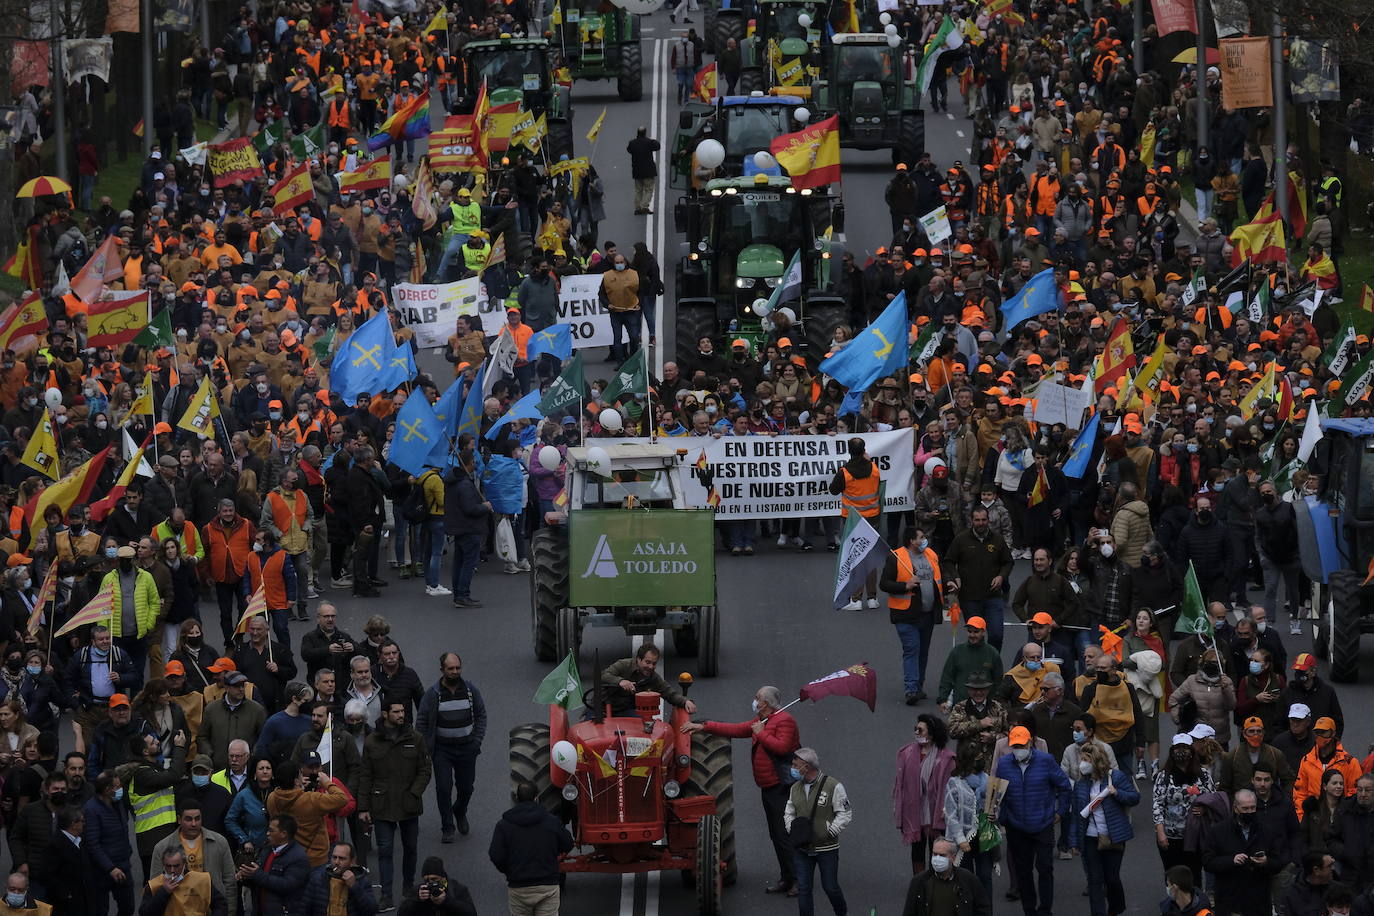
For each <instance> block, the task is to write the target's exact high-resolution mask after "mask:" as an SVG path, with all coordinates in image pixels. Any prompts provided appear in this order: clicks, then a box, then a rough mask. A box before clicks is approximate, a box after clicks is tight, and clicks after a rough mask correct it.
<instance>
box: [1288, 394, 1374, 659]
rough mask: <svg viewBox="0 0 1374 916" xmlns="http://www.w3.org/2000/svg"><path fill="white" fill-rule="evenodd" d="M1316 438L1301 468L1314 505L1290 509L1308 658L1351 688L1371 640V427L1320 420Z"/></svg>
mask: <svg viewBox="0 0 1374 916" xmlns="http://www.w3.org/2000/svg"><path fill="white" fill-rule="evenodd" d="M1308 409H1309V410H1310V409H1312V408H1308ZM1321 431H1322V437H1321V440H1320V441H1319V442H1318V443H1317V445H1316V448H1315V449H1313V451H1312V454H1311V456H1310V458H1309V459H1308V462H1307V469H1308V470H1309V471H1311V472H1312V473H1313V474H1315V475H1317V479H1318V481H1319V488H1318V491H1317V498H1316V500H1315V501H1311V502H1309V501H1308V500H1304V499H1297V500H1295V501H1294V503H1293V508H1294V509H1295V510H1296V511H1297V523H1298V553H1299V557H1300V559H1301V561H1302V568H1303V572H1305V573H1306V574H1307V577H1308V579H1310V580H1311V582H1312V591H1313V594H1312V608H1313V610H1314V611H1315V612H1316V620H1314V621H1313V624H1312V651H1313V654H1315V655H1316V656H1317V657H1318V658H1322V659H1326V660H1327V661H1329V662H1330V663H1331V679H1332V680H1333V681H1339V682H1342V683H1352V682H1354V681H1356V680H1358V679H1359V675H1360V636H1361V635H1362V634H1364V633H1374V585H1370V584H1369V582H1370V579H1369V569H1370V562H1371V560H1374V419H1368V418H1354V419H1346V418H1337V419H1324V420H1322V421H1321ZM1275 559H1284V558H1281V557H1276V558H1275Z"/></svg>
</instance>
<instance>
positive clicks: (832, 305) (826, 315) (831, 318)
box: [802, 297, 849, 361]
mask: <svg viewBox="0 0 1374 916" xmlns="http://www.w3.org/2000/svg"><path fill="white" fill-rule="evenodd" d="M802 312H803V318H802V324H803V325H804V326H805V328H804V330H805V331H806V346H807V347H808V349H809V350H810V352H811V355H812V356H813V357H814V358H815V359H816V360H817V361H820V360H821V359H823V358H824V357H825V354H826V353H827V352H829V350H830V345H831V342H832V341H834V339H835V329H836V328H838V327H839V326H840V325H842V324H848V323H849V307H848V306H846V305H845V304H844V303H843V302H840V301H837V300H833V299H830V298H829V297H827V298H826V299H815V300H813V301H811V302H808V303H807V304H806V307H805V308H804V309H803V310H802Z"/></svg>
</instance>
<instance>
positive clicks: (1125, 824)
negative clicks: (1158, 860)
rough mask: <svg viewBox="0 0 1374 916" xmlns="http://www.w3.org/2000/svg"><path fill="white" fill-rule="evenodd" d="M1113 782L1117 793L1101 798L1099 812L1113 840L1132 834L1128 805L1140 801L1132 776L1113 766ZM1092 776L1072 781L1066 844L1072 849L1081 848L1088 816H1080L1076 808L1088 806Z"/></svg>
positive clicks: (1117, 841) (1086, 831) (1114, 841)
mask: <svg viewBox="0 0 1374 916" xmlns="http://www.w3.org/2000/svg"><path fill="white" fill-rule="evenodd" d="M1111 779H1112V785H1114V786H1116V794H1115V795H1108V796H1107V797H1106V798H1104V799H1102V802H1101V806H1102V814H1103V815H1104V816H1105V817H1106V818H1107V839H1108V840H1109V841H1111V842H1113V843H1124V842H1126V841H1127V840H1129V839H1130V838H1131V837H1133V836H1135V831H1134V830H1132V829H1131V814H1130V812H1129V811H1127V810H1126V809H1127V808H1130V807H1133V806H1135V805H1137V804H1139V803H1140V792H1139V790H1137V789H1136V787H1135V783H1134V782H1133V781H1132V780H1131V777H1129V776H1127V775H1126V774H1125V773H1123V772H1121V771H1120V770H1112V773H1111ZM1091 783H1092V780H1091V779H1089V778H1083V779H1080V780H1078V782H1076V783H1074V784H1073V793H1072V800H1071V801H1070V804H1069V812H1070V814H1069V816H1070V817H1071V818H1072V820H1071V821H1070V822H1069V845H1070V846H1072V847H1073V848H1074V849H1082V848H1083V843H1084V842H1085V840H1084V838H1085V837H1087V834H1088V819H1087V818H1086V817H1080V816H1079V814H1078V812H1080V811H1082V810H1083V809H1084V808H1085V807H1087V804H1088V801H1089V799H1091V798H1092V785H1091Z"/></svg>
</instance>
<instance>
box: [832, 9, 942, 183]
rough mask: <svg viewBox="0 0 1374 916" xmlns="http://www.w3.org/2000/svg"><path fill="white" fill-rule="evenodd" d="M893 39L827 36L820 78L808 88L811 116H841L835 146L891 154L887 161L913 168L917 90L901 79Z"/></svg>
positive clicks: (922, 137) (918, 126) (919, 123)
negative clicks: (888, 151)
mask: <svg viewBox="0 0 1374 916" xmlns="http://www.w3.org/2000/svg"><path fill="white" fill-rule="evenodd" d="M893 39H896V36H891V37H889V36H888V35H885V34H883V33H881V32H877V33H872V32H850V33H845V34H840V35H834V36H831V39H830V46H829V48H828V49H827V56H828V59H827V61H826V65H825V66H824V67H823V68H822V69H823V73H824V76H823V77H822V78H820V79H818V80H816V81H815V82H814V83H812V84H811V104H812V107H813V108H814V109H815V111H816V114H815V117H816V118H817V119H820V118H828V117H830V116H831V115H836V114H837V115H839V117H840V145H841V146H844V147H847V148H849V149H864V150H869V149H890V150H892V161H893V162H894V163H896V162H906V163H914V162H916V160H918V159H920V158H921V153H923V152H925V146H926V127H925V112H923V111H922V110H921V90H920V87H919V85H918V84H917V83H916V81H915V80H908V79H906V78H905V76H904V73H905V70H904V63H903V60H902V47H901V42H900V40H896V41H894V40H893Z"/></svg>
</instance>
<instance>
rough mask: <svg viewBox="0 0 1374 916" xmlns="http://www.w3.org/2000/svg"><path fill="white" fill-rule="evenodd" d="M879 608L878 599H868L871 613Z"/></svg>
mask: <svg viewBox="0 0 1374 916" xmlns="http://www.w3.org/2000/svg"><path fill="white" fill-rule="evenodd" d="M877 607H878V599H877V598H869V599H868V609H869V610H870V611H872V610H876V609H877Z"/></svg>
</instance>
